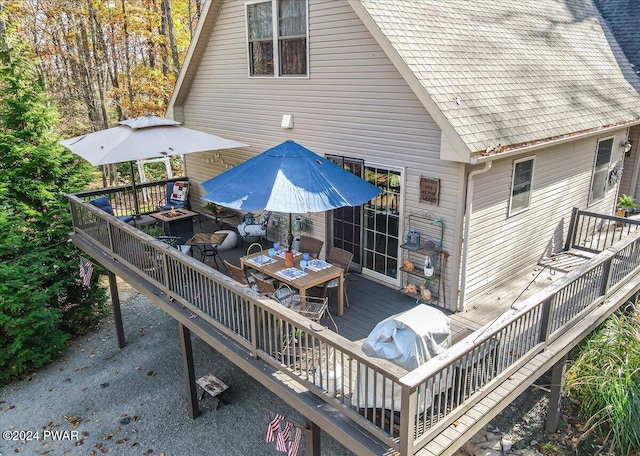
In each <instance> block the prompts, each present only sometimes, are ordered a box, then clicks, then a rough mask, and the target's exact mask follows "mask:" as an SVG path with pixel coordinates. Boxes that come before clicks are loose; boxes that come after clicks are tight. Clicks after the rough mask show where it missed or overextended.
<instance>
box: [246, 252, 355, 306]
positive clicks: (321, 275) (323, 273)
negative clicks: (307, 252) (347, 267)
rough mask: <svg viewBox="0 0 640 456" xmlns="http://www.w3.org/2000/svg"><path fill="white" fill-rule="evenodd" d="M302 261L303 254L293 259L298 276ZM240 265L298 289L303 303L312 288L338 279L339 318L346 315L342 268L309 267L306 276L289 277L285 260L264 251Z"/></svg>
mask: <svg viewBox="0 0 640 456" xmlns="http://www.w3.org/2000/svg"><path fill="white" fill-rule="evenodd" d="M301 259H302V254H300V253H298V254H297V255H294V257H293V261H294V263H293V268H295V269H296V270H297V272H296V274H300V273H301V272H302V271H301V270H300V260H301ZM260 260H262V261H260ZM240 263H241V264H242V267H243V268H245V267H248V268H253V269H256V270H257V271H260V272H262V273H263V274H265V275H267V276H269V277H273V278H274V279H276V280H278V281H279V282H282V283H285V284H287V285H288V286H290V287H291V288H296V289H297V290H298V291H299V292H300V299H301V300H302V301H304V298H305V296H306V294H307V290H309V289H310V288H312V287H315V286H318V285H322V284H324V283H325V282H328V281H329V280H332V279H338V316H342V315H343V313H344V298H343V297H344V290H343V277H344V271H343V269H342V268H339V267H337V266H334V265H332V264H328V263H327V266H326V267H324V268H322V269H310V268H309V267H307V268H306V269H305V271H304V275H295V276H294V275H287V274H286V273H285V272H283V271H284V270H285V269H287V268H286V267H285V262H284V258H283V257H281V256H279V255H274V257H273V260H272V259H270V258H269V257H268V256H267V254H266V252H263V251H260V252H256V253H252V254H249V255H246V256H243V257H241V258H240ZM294 272H295V271H294Z"/></svg>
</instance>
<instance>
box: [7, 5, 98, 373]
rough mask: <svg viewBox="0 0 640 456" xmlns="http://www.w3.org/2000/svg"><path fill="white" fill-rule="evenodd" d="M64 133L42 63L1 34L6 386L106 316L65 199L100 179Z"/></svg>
mask: <svg viewBox="0 0 640 456" xmlns="http://www.w3.org/2000/svg"><path fill="white" fill-rule="evenodd" d="M0 13H1V10H0ZM2 20H3V18H2V17H0V21H2ZM56 125H57V114H56V112H55V110H53V109H52V108H51V107H50V103H49V101H48V100H47V98H46V96H45V92H44V88H43V85H42V81H40V80H39V78H38V77H37V74H36V73H35V70H34V67H33V56H32V55H31V54H30V53H29V51H28V49H26V48H25V46H24V43H23V42H22V41H21V40H20V39H19V37H16V36H15V33H14V31H13V30H12V28H11V27H10V26H7V29H6V30H5V31H4V33H2V34H0V233H2V236H0V383H2V382H5V381H7V380H8V379H10V378H11V377H14V376H15V375H18V374H21V373H23V372H26V371H28V370H32V369H34V368H37V367H40V366H42V365H43V364H45V363H47V362H48V361H50V360H51V359H53V358H54V357H55V356H57V355H58V354H59V353H61V352H62V351H63V350H64V348H65V347H66V343H67V341H68V339H69V338H70V337H72V336H74V335H76V334H80V333H83V332H85V331H87V330H88V329H90V328H92V327H93V326H95V324H96V323H97V322H98V321H99V320H100V319H101V317H102V315H104V310H105V302H106V292H105V290H104V289H103V288H101V287H100V286H97V285H96V280H93V285H91V286H89V287H84V286H83V285H82V283H81V279H80V277H79V271H78V269H79V257H80V253H79V251H78V250H77V249H75V247H74V246H73V245H72V244H70V243H69V232H70V231H71V229H72V227H71V216H70V214H69V203H68V201H67V199H66V197H65V194H66V193H71V192H74V191H79V190H82V189H84V188H86V186H87V184H88V183H89V182H90V181H91V180H92V179H93V178H94V177H95V174H94V171H93V170H92V168H91V167H90V166H89V165H88V163H86V162H85V161H84V160H81V159H79V158H78V157H76V156H74V155H72V154H71V153H70V152H68V151H66V150H65V149H63V148H62V147H61V146H59V145H58V144H57V143H56V140H57V138H56V137H55V127H56ZM96 275H97V274H96Z"/></svg>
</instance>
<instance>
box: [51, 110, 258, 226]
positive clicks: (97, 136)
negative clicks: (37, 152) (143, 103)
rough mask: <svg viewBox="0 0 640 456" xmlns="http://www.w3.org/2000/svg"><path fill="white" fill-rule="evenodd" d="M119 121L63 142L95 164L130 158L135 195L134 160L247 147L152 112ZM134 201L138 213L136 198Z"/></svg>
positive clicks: (123, 160) (62, 142) (62, 143)
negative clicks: (116, 123) (107, 127)
mask: <svg viewBox="0 0 640 456" xmlns="http://www.w3.org/2000/svg"><path fill="white" fill-rule="evenodd" d="M118 123H119V124H120V125H118V126H117V127H113V128H109V129H106V130H100V131H96V132H93V133H88V134H86V135H81V136H76V137H74V138H69V139H65V140H64V141H60V144H61V145H63V146H64V147H66V148H67V149H69V150H70V151H71V152H73V153H74V154H76V155H79V156H80V157H82V158H84V159H85V160H87V161H88V162H89V163H91V164H92V165H94V166H97V165H107V164H111V163H121V162H125V161H128V162H129V164H130V168H131V184H132V187H133V192H134V195H135V188H136V186H135V177H134V173H133V161H135V160H140V159H144V158H153V157H160V156H173V155H183V154H188V153H192V152H206V151H211V150H219V149H232V148H235V147H245V146H246V144H243V143H240V142H237V141H233V140H230V139H225V138H221V137H220V136H216V135H212V134H209V133H204V132H202V131H198V130H192V129H189V128H185V127H181V126H180V122H176V121H175V120H171V119H164V118H162V117H157V116H153V115H151V114H146V115H144V116H141V117H136V118H133V119H128V120H122V121H120V122H118ZM134 201H135V205H136V214H139V213H140V211H139V208H138V200H137V198H134Z"/></svg>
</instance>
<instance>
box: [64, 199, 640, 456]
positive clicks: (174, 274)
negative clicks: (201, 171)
mask: <svg viewBox="0 0 640 456" xmlns="http://www.w3.org/2000/svg"><path fill="white" fill-rule="evenodd" d="M102 193H104V192H102ZM69 200H70V202H71V212H72V217H73V224H74V231H75V233H76V234H77V235H79V236H83V237H84V238H86V239H87V240H89V241H91V242H92V243H94V244H95V245H96V246H97V248H98V249H100V250H101V251H102V252H104V253H106V254H107V255H109V256H111V257H112V258H114V259H117V260H118V261H119V262H121V263H123V264H125V265H126V266H127V267H128V268H130V269H131V270H132V271H134V272H136V273H137V274H138V275H139V276H140V277H141V278H143V279H144V280H147V281H148V282H150V283H152V284H153V285H155V286H156V287H157V288H158V289H160V290H162V291H163V292H164V293H165V294H166V296H167V297H169V298H170V299H172V300H175V301H178V302H179V303H181V304H182V305H183V306H184V307H185V308H186V309H189V311H190V312H192V313H193V315H194V316H196V317H199V318H202V319H204V320H206V321H207V322H209V323H210V324H211V325H212V326H213V327H214V328H215V329H216V330H217V331H220V332H222V333H224V334H226V335H227V336H229V337H230V338H232V339H233V340H235V341H236V342H237V343H238V344H239V345H240V346H241V347H244V348H245V349H246V350H247V352H248V353H250V354H251V356H253V357H254V358H256V359H261V360H263V361H264V362H266V363H268V364H270V365H271V366H273V367H274V368H276V369H277V370H279V371H280V372H281V373H282V375H283V381H284V378H285V377H286V379H293V380H294V381H295V382H297V383H298V384H299V385H301V386H302V387H304V388H307V389H309V390H310V391H312V392H313V393H314V394H316V395H317V396H318V397H320V398H322V399H323V400H325V401H326V402H328V403H330V404H331V405H333V406H335V407H337V408H338V409H339V410H340V411H341V412H342V413H343V414H344V415H345V416H347V417H348V418H349V419H351V420H353V421H354V422H356V423H358V424H359V425H360V426H362V427H363V428H364V429H365V430H367V431H368V432H371V433H372V434H373V435H375V436H376V437H377V438H379V439H380V440H381V441H383V442H385V444H387V445H389V447H390V448H393V449H395V450H397V451H400V453H401V454H403V455H410V454H414V452H416V451H417V450H418V449H420V448H421V447H423V446H424V445H426V444H427V443H428V442H429V441H430V440H431V439H432V438H433V437H434V436H436V435H437V434H438V433H439V432H441V430H442V429H443V428H444V427H446V426H448V425H450V424H451V423H452V422H453V421H454V420H455V419H456V418H457V417H459V416H460V415H461V414H462V413H464V411H466V410H468V409H469V408H471V407H472V406H473V405H474V404H475V403H477V402H478V401H479V400H481V399H482V397H484V396H485V395H486V394H488V392H490V391H491V390H492V389H493V387H495V386H496V385H498V384H499V382H501V381H503V380H504V379H505V378H507V377H508V376H509V375H511V374H512V373H513V372H515V371H516V370H517V369H519V368H520V367H522V366H523V365H524V364H525V363H527V362H528V361H529V360H530V359H531V358H533V357H534V356H535V355H537V354H539V353H540V352H541V351H543V350H544V349H545V347H546V346H547V344H549V343H551V342H553V341H554V340H555V339H557V338H558V337H559V336H560V335H561V334H562V333H564V332H565V331H566V330H568V329H569V328H570V327H571V326H573V325H574V324H575V323H576V322H578V321H579V320H580V318H581V317H582V316H583V315H585V314H586V313H588V312H590V311H591V310H593V309H594V308H595V307H596V306H597V305H598V304H599V303H600V302H602V300H603V299H604V296H606V295H607V294H608V293H611V292H612V291H613V290H615V289H616V288H617V287H619V286H620V285H621V284H622V283H623V282H624V281H625V280H626V278H627V277H629V276H631V275H634V274H638V271H640V232H639V233H635V234H634V235H631V236H629V237H628V238H627V239H624V240H622V241H620V242H618V243H617V244H615V246H614V247H615V248H612V249H608V250H607V251H605V252H603V253H602V254H600V255H599V256H597V257H596V258H594V259H592V260H590V261H589V262H588V263H586V264H585V265H584V266H583V267H581V268H579V269H576V270H575V271H573V272H572V273H570V274H569V275H567V276H566V277H564V278H562V279H560V280H558V282H556V283H555V284H553V285H552V286H550V287H549V288H547V289H546V290H545V291H543V292H541V293H539V294H537V295H535V296H533V297H531V298H530V299H528V300H526V301H524V302H523V303H521V304H518V305H516V306H514V307H513V308H512V309H511V310H509V311H508V312H506V313H504V314H503V315H502V316H501V317H499V318H498V319H497V320H496V321H494V322H493V323H491V324H489V325H486V326H485V327H483V328H482V329H481V330H479V331H476V332H475V333H472V334H471V335H469V336H468V337H466V338H465V339H464V340H462V341H461V342H460V343H458V344H455V345H454V346H453V347H451V348H449V349H448V350H447V351H446V352H445V353H443V354H442V355H440V356H438V357H437V358H434V359H432V360H430V361H428V362H427V363H425V364H423V365H422V366H420V367H418V368H417V369H415V370H414V371H412V372H407V371H406V370H405V369H402V368H401V367H399V366H397V365H395V364H393V363H391V362H390V361H386V360H381V359H376V358H370V357H368V356H366V355H365V354H364V353H363V352H362V350H361V347H360V345H358V344H355V343H354V342H351V341H349V340H347V339H345V338H343V337H341V336H339V335H338V334H335V333H333V332H332V331H329V330H328V329H327V328H325V327H323V326H321V325H319V324H317V323H313V322H311V321H310V320H308V319H306V318H304V317H302V316H300V315H299V314H297V313H296V312H293V311H291V310H289V309H287V308H286V307H284V306H282V305H280V304H278V303H277V302H275V301H272V300H271V299H267V298H264V297H261V296H260V295H259V294H257V293H255V292H254V291H252V290H250V289H248V288H245V287H243V286H241V285H240V284H238V283H237V282H234V281H233V280H232V279H230V278H229V277H227V276H226V275H224V274H222V273H220V272H218V271H216V270H214V269H212V268H209V267H208V266H206V265H204V264H202V263H200V262H197V261H195V260H194V259H192V258H191V257H188V256H186V255H183V254H181V253H180V252H179V251H178V250H176V249H174V248H172V247H170V246H169V245H167V244H165V243H163V242H160V241H158V240H156V239H154V238H152V237H150V236H148V235H146V234H145V233H142V232H140V231H138V230H136V229H135V228H133V227H131V226H129V225H127V224H124V223H122V222H120V221H119V220H117V219H116V218H115V217H111V216H109V215H108V214H106V213H104V212H102V211H100V210H99V209H97V208H95V207H93V206H91V205H89V204H86V203H84V202H83V199H80V198H78V197H76V196H73V195H70V196H69ZM292 394H294V393H293V392H292Z"/></svg>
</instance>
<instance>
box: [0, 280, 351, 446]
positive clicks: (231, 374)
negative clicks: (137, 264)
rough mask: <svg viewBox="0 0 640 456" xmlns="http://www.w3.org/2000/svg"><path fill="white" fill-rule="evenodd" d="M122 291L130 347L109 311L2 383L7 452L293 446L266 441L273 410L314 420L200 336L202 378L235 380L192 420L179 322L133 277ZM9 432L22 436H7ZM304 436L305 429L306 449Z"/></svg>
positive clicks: (196, 343) (196, 346)
mask: <svg viewBox="0 0 640 456" xmlns="http://www.w3.org/2000/svg"><path fill="white" fill-rule="evenodd" d="M123 290H124V291H123ZM121 300H122V313H123V320H124V328H125V336H126V340H127V346H126V347H125V348H124V349H123V350H118V348H117V342H116V335H115V329H114V325H113V322H112V321H110V320H109V319H108V320H107V321H106V322H105V324H104V325H103V326H102V327H101V328H100V329H99V330H97V331H94V332H92V333H90V334H88V335H86V336H84V337H80V338H78V339H76V340H74V341H73V342H72V344H71V347H70V348H69V350H68V352H67V353H66V354H65V356H64V357H63V358H61V359H60V360H58V361H57V362H55V363H52V364H50V365H49V366H47V367H45V368H43V369H41V370H39V371H37V372H35V373H33V374H32V375H31V376H30V377H29V378H26V379H21V380H19V381H15V382H14V383H11V384H9V385H8V386H5V387H4V388H2V389H0V410H1V412H0V430H2V431H3V432H5V434H3V439H1V440H0V455H9V454H18V453H20V454H28V455H32V454H41V455H45V454H49V455H101V454H115V455H167V456H169V455H178V456H185V455H189V456H197V455H207V456H211V455H225V456H227V455H242V456H245V455H258V454H259V455H270V454H273V455H278V454H279V455H282V454H284V453H281V452H278V451H276V449H275V444H274V443H266V442H265V439H264V436H265V429H266V425H267V421H268V419H267V410H271V411H274V412H277V413H280V414H282V415H284V416H285V417H286V418H288V419H290V420H295V421H297V422H301V423H304V421H303V420H304V418H303V417H302V416H301V415H299V414H298V413H296V412H295V411H294V410H293V409H292V408H291V407H289V406H288V405H287V404H286V403H285V402H283V401H282V400H281V399H280V398H279V397H277V396H275V395H274V394H272V393H271V392H270V391H268V390H267V389H265V388H264V387H263V386H262V385H261V384H259V383H258V382H257V381H255V380H254V379H253V378H251V377H250V376H248V375H247V374H245V373H244V372H243V371H242V370H241V369H239V368H238V367H236V366H235V365H234V364H232V363H231V362H229V361H228V360H227V359H226V358H224V357H223V356H222V355H220V354H219V353H218V352H216V351H215V350H214V349H213V348H211V347H209V346H208V345H206V344H205V343H203V342H202V341H200V339H198V338H196V337H194V338H193V351H194V359H195V365H196V377H200V376H203V375H205V374H207V373H212V374H214V375H216V376H217V377H219V378H220V379H221V380H223V381H224V382H225V383H227V384H228V385H229V386H230V389H229V390H228V391H227V392H226V393H225V400H226V401H227V402H228V404H227V405H220V407H219V408H218V409H217V410H216V408H215V405H216V401H215V400H214V399H212V398H211V397H210V396H208V395H206V397H205V398H204V399H203V400H202V401H200V409H201V416H200V417H199V418H198V419H196V420H191V419H190V418H189V416H188V413H187V402H186V393H185V386H184V378H183V371H182V358H181V354H180V345H179V339H178V324H177V323H176V322H175V321H174V320H172V319H171V318H170V317H169V316H167V315H166V314H165V313H163V312H162V311H161V310H159V309H158V308H157V307H156V306H154V305H153V304H152V303H150V302H149V301H148V300H147V299H146V298H144V297H143V296H141V295H139V294H138V293H137V292H135V291H134V290H131V289H130V288H128V287H125V286H124V285H123V286H121ZM6 431H11V432H10V433H9V434H10V435H9V437H10V438H13V437H14V436H15V437H17V438H18V439H19V440H6V439H5V438H6V437H7V435H6ZM21 431H24V432H22V433H21ZM29 437H31V438H33V439H32V440H22V438H29ZM36 437H37V438H38V439H37V440H36V439H35V438H36ZM304 445H305V442H304V437H303V439H302V442H301V444H300V451H299V453H298V454H299V455H304V454H305V446H304ZM321 448H322V453H323V454H329V455H338V456H339V455H351V454H352V453H351V452H350V451H348V450H347V449H345V448H344V447H343V446H341V445H340V444H339V443H337V442H336V441H335V440H333V439H332V438H330V437H329V436H328V435H326V434H325V433H323V434H322V440H321Z"/></svg>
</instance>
